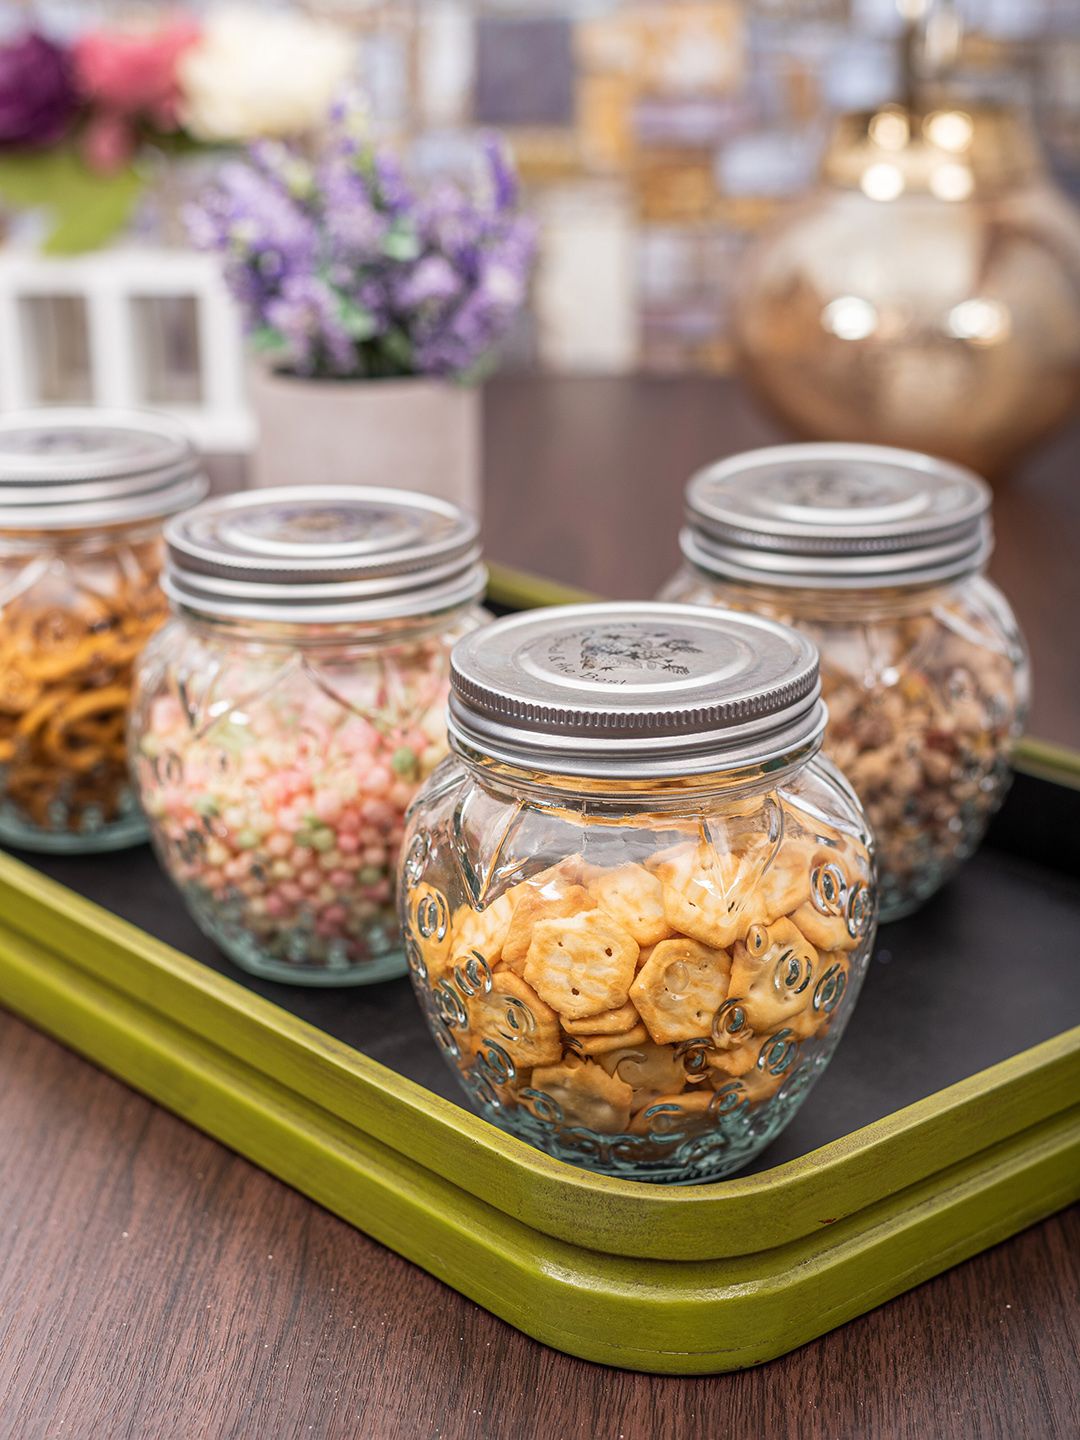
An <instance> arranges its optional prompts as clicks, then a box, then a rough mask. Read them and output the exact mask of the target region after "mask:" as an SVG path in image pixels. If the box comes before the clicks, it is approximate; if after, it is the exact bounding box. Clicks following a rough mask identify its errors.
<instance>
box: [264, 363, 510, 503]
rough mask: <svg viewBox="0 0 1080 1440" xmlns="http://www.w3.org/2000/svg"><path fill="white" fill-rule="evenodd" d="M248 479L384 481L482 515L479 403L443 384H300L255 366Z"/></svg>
mask: <svg viewBox="0 0 1080 1440" xmlns="http://www.w3.org/2000/svg"><path fill="white" fill-rule="evenodd" d="M251 398H252V403H253V406H254V410H255V416H256V420H257V422H258V438H257V440H256V444H255V452H254V455H253V457H252V466H251V484H252V485H253V486H264V485H298V484H304V483H306V482H309V481H310V482H311V483H312V484H324V485H325V484H337V485H349V484H352V485H390V486H394V487H395V488H399V489H402V490H421V491H424V492H425V493H427V494H429V495H438V496H440V497H441V498H443V499H445V500H452V501H454V502H455V503H456V504H458V505H464V506H465V507H466V508H467V509H469V510H471V511H472V512H473V513H474V514H478V513H479V511H480V462H481V436H480V419H481V399H480V391H479V390H478V389H476V388H473V387H468V386H463V385H456V384H453V383H452V382H448V381H445V380H429V379H406V380H304V379H298V378H296V377H294V376H291V375H278V374H274V373H273V372H271V371H267V370H264V369H261V368H259V369H256V370H254V371H253V373H252V376H251Z"/></svg>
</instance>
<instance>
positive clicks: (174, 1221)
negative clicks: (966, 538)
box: [0, 379, 1080, 1440]
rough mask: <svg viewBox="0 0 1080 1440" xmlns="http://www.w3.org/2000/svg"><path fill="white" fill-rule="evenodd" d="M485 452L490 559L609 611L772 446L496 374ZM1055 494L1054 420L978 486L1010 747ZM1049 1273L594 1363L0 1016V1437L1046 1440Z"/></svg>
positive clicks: (1047, 557) (602, 392)
mask: <svg viewBox="0 0 1080 1440" xmlns="http://www.w3.org/2000/svg"><path fill="white" fill-rule="evenodd" d="M486 433H487V445H488V505H487V526H486V528H487V537H488V546H489V550H490V553H491V554H492V555H494V556H495V557H496V558H498V559H500V560H503V561H505V562H506V563H511V564H516V565H519V566H522V567H525V568H530V569H534V570H537V571H540V572H542V573H547V574H551V575H553V576H555V577H556V578H560V579H564V580H566V581H569V582H571V583H576V584H579V585H582V586H587V587H589V588H591V589H594V590H596V591H598V592H600V593H605V594H610V595H615V596H626V597H632V596H646V595H650V594H652V593H654V591H655V590H656V588H657V587H658V586H659V585H660V584H661V583H662V581H663V580H664V579H665V578H666V576H667V575H668V574H669V573H670V572H671V570H672V569H673V567H674V565H675V563H676V549H675V536H676V532H677V529H678V515H679V510H680V504H681V490H682V485H683V482H684V481H685V479H686V476H687V475H688V474H689V473H690V471H691V470H692V469H693V468H695V466H697V465H699V464H701V463H703V462H705V461H707V460H709V459H711V458H713V457H715V456H719V455H721V454H728V453H732V452H734V451H736V450H739V449H742V448H746V447H748V446H752V445H755V444H763V443H768V442H770V441H772V440H774V439H776V438H778V437H777V432H776V431H775V430H774V429H773V428H772V427H771V425H770V424H768V423H767V422H766V421H764V420H763V419H761V418H760V417H759V416H757V415H756V414H755V413H754V412H753V411H752V410H751V409H750V408H749V406H748V405H747V404H746V402H745V401H744V400H743V399H742V398H741V396H740V394H739V392H738V390H737V389H736V388H735V387H734V386H733V385H732V384H730V383H727V382H718V381H713V380H701V381H696V380H694V381H685V380H679V381H673V380H659V379H650V380H618V381H609V380H588V381H578V380H561V379H559V380H556V379H551V380H541V381H526V380H517V379H507V380H502V381H499V382H498V383H497V384H495V385H494V386H492V387H491V390H490V393H489V397H488V406H487V419H486ZM221 469H222V474H223V477H224V478H228V472H229V471H230V470H231V471H232V475H233V477H235V474H236V466H235V465H233V466H231V467H230V466H224V467H221ZM1078 477H1080V421H1078V423H1077V424H1076V425H1074V426H1073V428H1072V430H1071V431H1069V432H1066V433H1065V434H1064V435H1062V436H1061V437H1059V439H1057V440H1056V441H1054V442H1053V443H1052V444H1050V445H1049V446H1047V447H1045V448H1044V450H1043V451H1042V452H1041V453H1040V455H1038V456H1036V457H1034V458H1033V459H1032V461H1031V462H1030V463H1029V464H1028V465H1026V466H1025V467H1024V468H1023V469H1022V470H1021V471H1020V472H1019V473H1018V475H1017V476H1015V477H1014V478H1013V479H1012V480H1011V481H1009V482H1007V483H1006V484H1003V485H1001V486H1000V487H999V490H998V500H997V519H998V533H999V546H998V552H997V555H996V557H995V574H996V575H997V576H998V578H999V579H1000V581H1001V583H1002V584H1003V586H1004V587H1005V588H1006V590H1007V591H1008V593H1009V595H1010V596H1011V598H1012V599H1013V601H1014V604H1015V606H1016V609H1017V611H1018V613H1019V615H1020V617H1021V620H1022V622H1023V623H1024V625H1025V628H1026V630H1027V631H1028V635H1029V639H1030V640H1031V645H1032V651H1033V654H1034V657H1035V665H1036V677H1037V678H1036V685H1037V689H1036V694H1037V700H1036V706H1035V713H1034V718H1033V722H1032V729H1033V731H1034V732H1035V733H1038V734H1042V735H1045V736H1047V737H1049V738H1053V739H1057V740H1059V741H1062V742H1064V743H1072V744H1080V705H1078V704H1077V695H1078V694H1080V646H1077V645H1076V643H1075V640H1074V638H1073V636H1072V629H1074V628H1075V616H1076V614H1077V612H1078V610H1080V567H1078V566H1077V564H1076V559H1075V557H1076V555H1077V553H1080V478H1078ZM1070 627H1071V628H1070ZM1078 1257H1080V1211H1073V1212H1071V1213H1069V1214H1067V1215H1063V1216H1060V1217H1057V1218H1055V1219H1053V1220H1050V1221H1048V1222H1046V1223H1045V1224H1043V1225H1040V1226H1037V1227H1035V1228H1034V1229H1032V1230H1030V1231H1028V1232H1026V1233H1025V1234H1024V1235H1022V1236H1019V1237H1017V1238H1016V1239H1014V1240H1012V1241H1010V1242H1009V1243H1007V1244H1005V1245H1002V1246H999V1247H998V1248H996V1249H995V1250H992V1251H990V1252H988V1253H987V1254H985V1255H982V1256H979V1257H978V1258H977V1259H975V1260H973V1261H971V1262H969V1263H968V1264H966V1265H962V1266H960V1267H958V1268H957V1269H955V1270H953V1271H951V1272H950V1273H948V1274H947V1275H944V1276H941V1277H940V1278H938V1279H937V1280H934V1281H932V1282H930V1283H929V1284H927V1285H924V1286H921V1287H920V1288H919V1289H917V1290H915V1291H913V1292H912V1293H910V1294H908V1295H905V1296H902V1297H900V1298H899V1299H897V1300H895V1301H893V1302H892V1303H891V1304H889V1305H886V1306H884V1307H882V1308H881V1309H880V1310H877V1311H875V1312H874V1313H873V1314H871V1315H868V1316H865V1317H863V1318H862V1319H860V1320H857V1321H854V1322H853V1323H852V1324H850V1325H848V1326H845V1327H844V1328H843V1329H841V1330H839V1331H837V1332H835V1333H834V1334H832V1335H829V1336H826V1337H825V1338H824V1339H822V1340H820V1341H816V1342H815V1343H813V1344H811V1345H808V1346H806V1347H804V1348H803V1349H802V1350H800V1351H798V1352H796V1353H795V1354H794V1355H791V1356H787V1357H785V1358H784V1359H782V1360H779V1361H776V1362H774V1363H773V1364H771V1365H768V1366H764V1367H761V1368H759V1369H757V1370H754V1371H748V1372H746V1373H744V1374H741V1375H731V1376H721V1377H716V1378H711V1379H703V1380H665V1379H656V1378H651V1377H647V1376H640V1375H631V1374H623V1373H619V1372H614V1371H607V1370H603V1369H601V1368H599V1367H596V1366H590V1365H587V1364H584V1363H582V1362H579V1361H574V1360H571V1359H568V1358H567V1357H565V1356H561V1355H558V1354H556V1353H555V1352H553V1351H549V1350H546V1349H544V1348H543V1347H542V1346H539V1345H537V1344H534V1343H533V1342H531V1341H529V1340H527V1339H526V1338H525V1337H523V1336H521V1335H519V1334H518V1333H517V1332H515V1331H513V1330H511V1329H509V1328H508V1327H506V1326H504V1325H502V1324H501V1323H500V1322H498V1321H497V1320H495V1319H493V1318H492V1317H491V1316H489V1315H488V1314H487V1313H486V1312H484V1311H483V1310H481V1309H479V1308H478V1307H477V1306H475V1305H473V1304H472V1303H471V1302H469V1301H467V1300H465V1299H463V1298H462V1297H460V1296H459V1295H457V1294H456V1293H454V1292H453V1291H450V1290H448V1289H446V1288H445V1287H444V1286H442V1285H440V1284H438V1283H437V1282H436V1281H434V1280H432V1279H431V1278H430V1277H428V1276H427V1275H425V1274H423V1273H422V1272H421V1271H419V1270H417V1269H415V1268H414V1267H412V1266H410V1265H408V1264H407V1263H406V1262H404V1261H402V1260H400V1259H398V1258H397V1257H396V1256H395V1255H392V1254H390V1253H389V1252H388V1251H385V1250H383V1249H382V1248H380V1247H379V1246H377V1245H375V1244H374V1243H373V1242H371V1241H370V1240H368V1239H366V1238H365V1237H364V1236H363V1235H360V1234H358V1233H357V1232H356V1231H354V1230H351V1229H350V1228H349V1227H348V1226H346V1225H344V1224H342V1223H341V1222H339V1221H337V1220H336V1219H334V1218H333V1217H332V1216H330V1215H328V1214H326V1213H325V1212H323V1211H321V1210H320V1209H318V1207H316V1206H314V1205H312V1204H311V1203H309V1202H308V1201H306V1200H305V1199H303V1198H302V1197H301V1196H299V1195H298V1194H296V1193H294V1192H292V1191H290V1190H288V1189H287V1188H286V1187H285V1186H283V1185H281V1184H279V1183H278V1182H277V1181H275V1180H273V1179H271V1178H270V1177H269V1176H267V1175H264V1174H262V1173H261V1172H259V1171H257V1170H255V1169H254V1168H253V1167H252V1166H250V1165H249V1164H248V1163H247V1162H245V1161H243V1160H241V1159H239V1158H237V1157H236V1156H235V1155H233V1154H231V1153H230V1152H228V1151H226V1150H225V1149H223V1148H222V1147H221V1146H219V1145H217V1144H216V1143H214V1142H213V1141H210V1140H208V1139H206V1138H205V1137H203V1136H201V1135H200V1134H198V1133H197V1132H196V1131H194V1130H192V1129H189V1128H188V1127H187V1126H185V1125H183V1124H182V1123H181V1122H179V1121H177V1120H175V1119H174V1118H172V1117H171V1116H169V1115H168V1114H166V1113H165V1112H164V1111H161V1110H159V1109H157V1108H156V1107H155V1106H153V1105H152V1104H150V1103H149V1102H148V1101H146V1100H144V1099H142V1098H141V1097H140V1096H138V1095H136V1094H134V1093H133V1092H132V1091H130V1090H128V1089H126V1088H125V1087H124V1086H122V1085H120V1084H118V1083H117V1082H115V1081H113V1080H111V1079H110V1078H109V1077H107V1076H106V1075H104V1074H102V1073H101V1072H99V1071H97V1070H95V1069H93V1068H92V1067H91V1066H89V1065H86V1064H85V1063H84V1062H82V1061H81V1060H79V1059H77V1058H76V1057H75V1056H73V1055H71V1054H69V1053H68V1052H67V1051H65V1050H63V1049H61V1048H60V1047H59V1046H58V1045H56V1044H54V1043H53V1042H52V1041H50V1040H47V1039H45V1038H44V1037H42V1036H40V1035H37V1034H36V1033H34V1032H33V1031H31V1030H29V1029H28V1028H27V1027H25V1026H24V1025H22V1024H21V1023H19V1022H18V1021H16V1020H14V1019H12V1018H10V1017H8V1016H5V1015H3V1014H2V1013H0V1440H44V1437H50V1440H51V1437H63V1436H71V1437H75V1440H129V1437H130V1440H157V1437H167V1440H189V1437H203V1436H207V1437H214V1440H217V1437H222V1440H248V1437H255V1440H291V1437H297V1440H305V1437H313V1440H337V1437H342V1440H344V1437H362V1440H399V1437H401V1440H406V1437H408V1440H413V1437H427V1436H431V1437H436V1436H437V1437H440V1440H487V1437H496V1440H534V1437H535V1440H547V1437H560V1440H578V1437H588V1440H618V1437H625V1440H695V1437H698V1436H702V1437H705V1436H709V1437H713V1436H718V1437H727V1436H735V1437H739V1440H744V1437H745V1440H749V1437H755V1440H756V1437H768V1440H780V1437H785V1436H792V1437H795V1436H798V1437H800V1440H815V1437H819V1436H820V1437H829V1440H861V1437H877V1436H882V1437H886V1436H887V1437H896V1440H906V1437H912V1440H968V1437H971V1440H997V1437H1001V1440H1043V1437H1047V1440H1056V1437H1063V1440H1066V1437H1067V1440H1073V1437H1074V1436H1075V1435H1077V1434H1078V1433H1080V1375H1078V1365H1077V1359H1076V1356H1077V1353H1078V1351H1080V1305H1078V1295H1080V1258H1078Z"/></svg>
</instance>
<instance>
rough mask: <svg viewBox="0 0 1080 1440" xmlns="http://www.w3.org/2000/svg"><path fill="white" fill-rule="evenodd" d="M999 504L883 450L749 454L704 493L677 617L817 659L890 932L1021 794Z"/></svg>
mask: <svg viewBox="0 0 1080 1440" xmlns="http://www.w3.org/2000/svg"><path fill="white" fill-rule="evenodd" d="M989 508H990V496H989V491H988V490H987V487H986V486H985V485H984V484H983V482H982V481H981V480H979V479H978V477H977V476H975V475H973V474H971V472H970V471H966V470H963V469H960V468H959V467H957V466H952V465H947V464H945V463H943V462H941V461H938V460H935V459H932V458H931V457H929V456H924V455H918V454H914V453H912V452H908V451H902V450H892V449H888V448H885V447H879V446H856V445H793V446H779V447H775V448H773V449H768V450H760V451H753V452H750V453H749V454H747V455H741V456H736V457H734V458H733V459H731V460H728V461H724V462H721V463H720V464H718V465H715V466H713V467H711V468H710V469H708V470H705V471H703V472H701V474H699V475H697V476H695V477H694V479H693V480H692V481H691V482H690V486H689V488H688V491H687V509H688V516H689V524H688V526H687V528H686V530H684V532H683V535H682V547H683V551H684V554H685V556H686V565H685V566H684V568H683V570H682V571H681V572H680V573H679V574H678V575H677V576H676V577H675V579H674V580H673V581H671V583H670V584H668V585H667V586H666V587H665V589H664V590H663V592H662V598H663V599H665V600H678V601H684V602H687V603H690V604H698V605H719V606H722V607H725V608H734V609H740V610H742V609H746V610H753V611H755V612H756V613H758V614H762V615H768V616H771V617H772V618H774V619H777V620H780V621H783V622H785V623H786V624H789V625H793V626H796V627H797V628H798V629H800V630H802V631H803V632H804V633H805V634H807V635H809V637H810V638H811V639H812V640H813V641H814V643H815V644H816V645H817V647H818V650H819V651H820V654H821V683H822V691H823V694H824V698H825V701H826V703H827V705H828V707H829V725H828V730H827V732H826V736H825V752H826V754H827V755H829V756H830V758H831V759H833V760H834V761H835V762H836V764H837V765H838V766H840V767H841V769H842V770H843V772H844V774H845V775H846V776H847V778H848V779H849V780H850V781H851V784H852V785H853V786H854V788H855V790H856V791H857V792H858V794H859V797H860V799H861V801H862V803H863V806H864V808H865V810H866V813H867V816H868V818H869V820H870V822H871V825H872V826H873V829H874V834H875V837H876V840H877V855H878V864H879V887H880V897H881V918H882V920H893V919H897V918H898V917H900V916H902V915H904V914H907V913H909V912H910V911H912V910H914V909H916V908H917V907H918V906H919V905H921V904H922V903H923V902H924V901H925V900H926V899H927V898H928V897H929V896H930V895H932V894H933V893H934V891H936V890H937V889H938V888H939V887H940V886H941V885H942V884H943V883H944V882H945V881H946V880H947V879H948V877H949V876H950V875H951V874H952V873H953V871H954V870H955V869H956V868H957V866H958V865H959V864H960V863H961V862H962V861H963V860H965V859H966V858H967V857H968V856H970V855H971V854H972V852H973V851H974V850H975V849H976V847H977V846H978V844H979V842H980V841H981V839H982V837H983V834H984V833H985V830H986V827H987V825H988V823H989V821H990V818H991V816H992V815H993V814H994V812H995V811H996V810H997V808H998V807H999V806H1000V804H1001V802H1002V800H1003V799H1004V797H1005V794H1006V792H1007V790H1008V786H1009V783H1010V778H1011V770H1010V757H1011V754H1012V750H1013V747H1014V744H1015V742H1016V740H1017V738H1018V737H1019V735H1020V734H1021V732H1022V730H1023V725H1024V720H1025V717H1026V714H1027V707H1028V698H1029V690H1030V675H1029V667H1028V660H1027V651H1026V648H1025V645H1024V641H1023V637H1022V636H1021V634H1020V630H1019V627H1018V625H1017V623H1016V619H1015V617H1014V616H1013V613H1012V611H1011V610H1010V609H1009V605H1008V603H1007V601H1006V600H1005V598H1004V597H1003V596H1002V595H1001V593H1000V592H999V591H998V590H997V589H996V588H995V587H994V586H993V585H992V584H991V583H990V581H989V580H987V579H986V577H985V575H984V573H983V570H984V567H985V564H986V560H987V557H988V556H989V553H990V549H991V534H990V518H989Z"/></svg>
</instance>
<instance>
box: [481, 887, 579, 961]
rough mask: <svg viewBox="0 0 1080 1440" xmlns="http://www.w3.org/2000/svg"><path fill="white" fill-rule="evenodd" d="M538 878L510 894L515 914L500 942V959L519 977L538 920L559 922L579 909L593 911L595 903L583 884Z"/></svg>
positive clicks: (515, 888) (516, 888)
mask: <svg viewBox="0 0 1080 1440" xmlns="http://www.w3.org/2000/svg"><path fill="white" fill-rule="evenodd" d="M545 874H546V875H547V876H548V878H547V879H546V880H544V881H543V883H538V882H539V881H540V878H541V877H540V876H537V877H536V879H535V880H526V881H525V882H524V884H521V885H515V886H514V889H513V891H511V898H512V900H513V903H514V914H513V918H512V920H511V921H510V927H509V929H508V930H507V932H506V939H505V940H504V941H503V947H502V958H503V959H504V960H505V961H506V963H507V965H510V966H512V967H513V968H514V969H515V970H516V971H517V972H518V974H519V975H520V974H521V973H522V969H523V967H524V964H525V957H526V956H527V955H528V953H529V945H530V944H531V942H532V933H533V927H534V926H535V925H536V923H537V921H539V920H562V919H566V918H567V917H568V916H570V915H576V914H577V913H578V912H579V911H581V910H592V909H593V908H594V906H595V902H594V900H593V898H592V896H591V895H590V894H589V892H588V891H587V890H586V889H585V887H584V886H583V885H577V884H573V885H572V884H569V883H568V882H567V881H566V880H565V879H564V878H563V877H562V876H561V875H553V874H551V872H545Z"/></svg>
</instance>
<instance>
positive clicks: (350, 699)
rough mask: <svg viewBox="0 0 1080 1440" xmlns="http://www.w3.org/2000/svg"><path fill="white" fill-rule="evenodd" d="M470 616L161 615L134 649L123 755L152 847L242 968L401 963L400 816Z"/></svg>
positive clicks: (339, 970) (425, 767) (304, 969)
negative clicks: (286, 619)
mask: <svg viewBox="0 0 1080 1440" xmlns="http://www.w3.org/2000/svg"><path fill="white" fill-rule="evenodd" d="M479 614H480V612H478V611H475V610H473V609H468V610H466V611H465V612H461V611H458V612H457V613H456V615H455V616H453V617H451V618H450V619H447V620H445V621H443V622H440V623H439V625H438V626H433V625H432V624H431V623H430V622H428V623H427V624H425V625H418V624H417V622H415V621H413V622H410V623H408V624H398V625H397V626H396V628H394V627H390V628H386V627H384V628H382V629H380V630H378V631H377V632H376V631H375V630H374V629H372V627H367V630H366V631H365V629H364V627H358V626H357V625H352V626H350V627H348V628H347V629H346V627H342V628H341V630H340V631H339V632H335V631H334V629H333V628H332V627H329V626H322V627H307V630H306V633H305V635H304V637H303V639H302V640H301V639H298V638H296V632H295V631H294V632H292V638H285V636H286V632H284V631H283V630H282V629H281V628H280V627H278V628H276V629H275V627H274V626H272V625H269V624H265V625H254V624H251V625H248V626H246V628H244V629H238V628H234V629H232V630H230V629H229V628H228V627H227V626H225V625H220V624H209V623H207V624H202V623H197V622H195V621H191V620H185V621H174V622H173V623H172V624H170V625H169V626H168V627H167V628H166V629H165V630H164V631H163V632H162V633H161V635H160V636H158V637H157V639H156V641H155V642H154V644H153V645H152V646H151V647H150V649H149V650H148V651H147V654H146V656H145V658H144V661H143V663H142V665H141V667H140V676H139V688H138V698H137V707H136V712H135V714H134V717H133V728H132V741H131V749H132V755H133V759H134V764H135V773H136V776H137V779H138V783H139V790H140V793H141V796H142V801H143V805H144V807H145V809H146V812H147V815H148V816H149V820H150V825H151V833H152V838H153V841H154V845H155V847H156V849H157V851H158V854H159V856H160V858H161V860H162V862H163V864H164V866H165V868H166V869H167V871H168V873H169V874H170V876H171V877H172V878H173V880H174V881H175V882H176V883H177V885H178V886H179V887H180V888H181V890H182V891H183V893H184V896H185V898H186V900H187V903H188V905H189V907H190V909H191V911H192V913H193V915H194V916H195V918H196V920H197V921H198V923H199V925H200V926H201V927H202V929H203V930H204V931H205V932H206V933H207V934H208V935H210V936H211V938H212V939H214V940H215V941H216V942H217V943H218V944H219V945H220V946H221V947H222V949H224V950H225V951H226V953H227V954H229V955H230V956H231V957H232V958H233V959H234V960H235V961H236V962H237V963H238V964H240V965H242V966H244V967H245V968H246V969H249V970H252V971H254V972H255V973H256V974H260V975H264V976H267V977H269V978H272V979H283V980H290V981H294V982H295V981H304V982H306V983H310V984H349V983H363V982H366V981H371V980H378V979H383V978H386V977H388V976H391V975H398V974H401V973H402V972H403V971H404V969H405V962H404V958H403V955H402V946H401V936H400V932H399V929H398V924H397V915H396V908H395V901H394V877H395V872H396V867H397V859H398V851H399V847H400V843H401V837H402V834H403V831H404V827H405V811H406V808H407V807H408V805H409V803H410V802H411V800H412V798H413V796H414V795H415V793H416V790H417V788H418V786H419V785H420V784H421V783H422V782H423V780H424V779H425V777H426V776H427V775H429V774H430V773H431V771H432V770H433V769H434V767H435V766H436V765H437V764H438V763H439V761H440V760H441V758H442V757H443V755H444V754H445V752H446V736H445V725H444V707H445V700H446V692H447V656H448V652H449V649H450V647H451V646H452V644H453V642H454V640H455V639H457V638H458V636H459V635H461V634H463V633H465V631H466V630H468V629H471V628H472V627H473V626H474V625H475V624H477V623H478V618H477V617H478V615H479ZM316 631H317V633H315V632H316Z"/></svg>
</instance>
